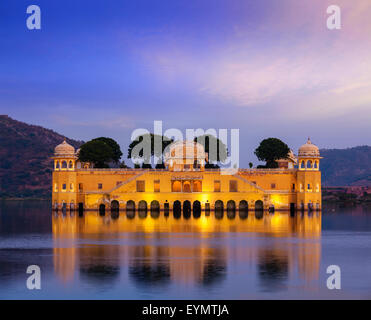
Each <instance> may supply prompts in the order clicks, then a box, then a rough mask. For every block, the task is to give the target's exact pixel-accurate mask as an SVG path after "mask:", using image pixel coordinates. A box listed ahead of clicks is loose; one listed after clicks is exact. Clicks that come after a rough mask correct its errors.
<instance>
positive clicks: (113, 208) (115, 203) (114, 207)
mask: <svg viewBox="0 0 371 320" xmlns="http://www.w3.org/2000/svg"><path fill="white" fill-rule="evenodd" d="M119 210H120V204H119V202H118V201H117V200H113V201H112V202H111V211H119Z"/></svg>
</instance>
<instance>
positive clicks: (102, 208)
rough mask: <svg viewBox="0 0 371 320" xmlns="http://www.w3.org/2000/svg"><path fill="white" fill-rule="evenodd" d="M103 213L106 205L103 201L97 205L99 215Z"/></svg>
mask: <svg viewBox="0 0 371 320" xmlns="http://www.w3.org/2000/svg"><path fill="white" fill-rule="evenodd" d="M105 214H106V206H105V205H104V204H103V203H101V204H100V205H99V215H100V216H104V215H105Z"/></svg>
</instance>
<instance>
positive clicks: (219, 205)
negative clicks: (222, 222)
mask: <svg viewBox="0 0 371 320" xmlns="http://www.w3.org/2000/svg"><path fill="white" fill-rule="evenodd" d="M214 207H215V218H217V219H222V218H223V215H224V204H223V201H221V200H217V201H215V206H214Z"/></svg>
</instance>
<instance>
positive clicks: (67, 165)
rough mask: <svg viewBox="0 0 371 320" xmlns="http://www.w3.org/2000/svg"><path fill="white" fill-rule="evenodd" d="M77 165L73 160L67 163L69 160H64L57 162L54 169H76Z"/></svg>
mask: <svg viewBox="0 0 371 320" xmlns="http://www.w3.org/2000/svg"><path fill="white" fill-rule="evenodd" d="M74 167H75V165H74V162H73V161H72V160H70V161H67V160H62V161H58V160H57V161H55V164H54V168H55V169H57V170H59V169H74Z"/></svg>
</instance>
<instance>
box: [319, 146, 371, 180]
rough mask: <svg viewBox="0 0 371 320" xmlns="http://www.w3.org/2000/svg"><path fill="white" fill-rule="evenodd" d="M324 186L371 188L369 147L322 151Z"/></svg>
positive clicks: (370, 154)
mask: <svg viewBox="0 0 371 320" xmlns="http://www.w3.org/2000/svg"><path fill="white" fill-rule="evenodd" d="M320 152H321V156H322V157H323V159H322V161H321V171H322V181H323V184H324V185H325V186H371V147H369V146H361V147H354V148H348V149H322V150H320Z"/></svg>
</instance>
